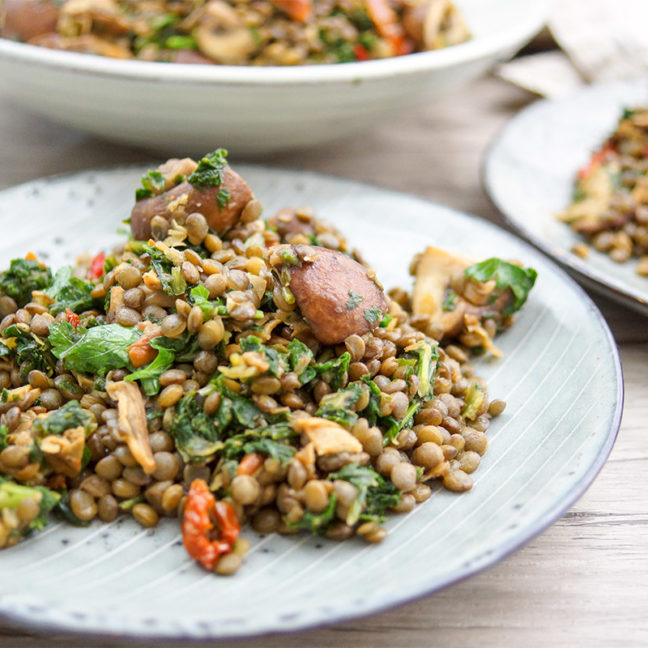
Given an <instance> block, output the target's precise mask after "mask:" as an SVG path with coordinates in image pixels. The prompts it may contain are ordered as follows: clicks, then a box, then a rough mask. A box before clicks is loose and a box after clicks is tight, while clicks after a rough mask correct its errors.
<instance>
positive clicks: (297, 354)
mask: <svg viewBox="0 0 648 648" xmlns="http://www.w3.org/2000/svg"><path fill="white" fill-rule="evenodd" d="M287 348H288V362H289V364H290V369H291V371H294V372H295V374H297V377H298V378H299V382H300V383H301V384H302V385H305V384H306V383H309V382H310V381H311V380H313V378H315V377H316V376H317V370H316V369H315V367H314V366H313V352H312V351H311V350H310V349H309V348H308V347H307V346H306V345H305V344H304V343H303V342H302V341H301V340H298V339H297V338H295V339H294V340H292V341H291V342H290V344H289V345H288V347H287Z"/></svg>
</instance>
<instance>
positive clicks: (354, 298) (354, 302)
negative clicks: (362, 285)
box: [346, 290, 364, 310]
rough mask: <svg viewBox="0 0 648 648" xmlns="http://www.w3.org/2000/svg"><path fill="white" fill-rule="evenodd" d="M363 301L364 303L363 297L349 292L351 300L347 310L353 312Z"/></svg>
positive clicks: (348, 302) (347, 304)
mask: <svg viewBox="0 0 648 648" xmlns="http://www.w3.org/2000/svg"><path fill="white" fill-rule="evenodd" d="M361 301H364V297H363V296H362V295H358V293H357V292H354V291H353V290H349V299H348V300H347V303H346V307H347V310H353V309H354V308H355V307H356V306H357V305H358V304H359V303H360V302H361Z"/></svg>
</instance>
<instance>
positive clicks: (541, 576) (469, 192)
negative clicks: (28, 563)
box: [0, 78, 648, 648]
mask: <svg viewBox="0 0 648 648" xmlns="http://www.w3.org/2000/svg"><path fill="white" fill-rule="evenodd" d="M532 99H533V98H532V97H531V96H530V95H528V94H527V93H525V92H523V91H522V90H519V89H517V88H514V87H513V86H509V85H507V84H505V83H504V82H502V81H499V80H496V79H493V78H488V79H484V80H482V81H480V82H478V83H476V84H474V85H473V86H472V87H471V88H468V89H465V90H462V91H460V92H458V93H456V94H454V95H453V96H449V97H447V98H445V99H443V100H442V101H440V102H438V103H436V104H434V105H430V106H426V107H424V108H421V109H417V110H415V111H413V112H412V113H410V114H407V115H403V116H402V117H401V118H399V119H395V120H393V121H391V122H389V123H386V124H384V125H383V126H382V127H380V128H378V129H376V130H375V131H373V132H371V133H369V134H366V135H361V136H359V137H357V138H356V139H354V140H349V141H344V142H341V143H332V144H330V145H328V146H326V147H323V148H319V149H317V150H313V151H309V152H305V153H286V154H281V155H277V156H274V157H273V158H272V159H266V160H264V163H271V164H277V165H280V166H285V167H295V168H303V169H311V170H316V171H322V172H326V173H331V174H335V175H339V176H345V177H349V178H354V179H357V180H364V181H368V182H372V183H375V184H379V185H383V186H385V187H390V188H393V189H400V190H403V191H408V192H411V193H413V194H417V195H420V196H424V197H427V198H430V199H432V200H434V201H438V202H441V203H445V204H448V205H450V206H452V207H455V208H458V209H461V210H464V211H467V212H471V213H474V214H479V215H480V216H483V217H484V218H487V219H489V220H493V221H495V222H498V215H497V213H496V212H495V210H494V208H493V207H492V206H491V205H490V203H489V201H488V199H487V198H486V197H485V195H484V193H483V191H482V189H481V185H480V164H481V159H482V156H483V153H484V151H485V149H486V147H487V145H488V142H489V141H490V139H491V138H492V137H493V135H494V134H495V133H496V132H497V131H498V129H499V128H500V127H501V126H502V125H503V124H504V123H505V122H506V120H507V119H508V118H509V117H511V116H512V115H513V114H515V112H516V111H517V110H519V109H520V108H522V107H523V106H525V105H526V104H527V103H528V102H529V101H531V100H532ZM233 153H234V155H233V156H232V157H233V159H234V160H235V161H236V156H235V151H234V152H233ZM155 157H156V155H155V154H151V153H150V152H147V151H143V150H137V149H129V148H126V147H122V146H118V145H115V144H110V143H106V142H102V141H100V140H97V139H94V138H92V137H89V136H87V135H84V134H81V133H77V132H74V131H72V130H69V129H66V128H63V127H61V126H57V125H54V124H51V123H49V122H46V121H44V120H42V119H40V118H37V117H35V116H32V115H30V114H28V113H26V112H24V110H23V109H22V108H18V107H15V106H13V105H11V104H10V103H9V102H8V101H7V100H6V99H4V98H3V96H2V89H1V86H0V169H2V173H1V175H0V187H5V186H10V185H12V184H16V183H19V182H24V181H27V180H31V179H33V178H38V177H40V176H43V175H48V174H54V173H66V172H72V171H76V170H80V169H85V168H93V167H100V166H108V165H113V164H124V163H134V162H141V161H146V162H148V161H150V160H151V159H152V158H155ZM157 157H159V156H157ZM595 299H596V301H597V303H598V304H599V306H600V307H601V309H602V311H603V313H604V315H605V316H606V317H607V318H608V321H609V322H610V324H611V326H612V328H613V331H614V333H615V336H616V339H617V342H618V343H619V348H620V351H621V359H622V362H623V370H624V376H625V386H626V395H625V412H624V416H623V423H622V426H621V430H620V433H619V438H618V440H617V443H616V446H615V448H614V450H613V452H612V455H611V457H610V459H609V461H608V462H607V464H606V465H605V467H604V468H603V470H602V472H601V473H600V475H599V476H598V477H597V479H596V481H595V482H594V484H593V485H592V486H591V488H590V489H589V490H588V491H587V493H586V494H585V495H584V496H583V498H582V499H581V500H580V501H579V502H577V503H576V505H575V506H574V507H572V509H571V510H570V511H569V512H568V513H567V514H566V515H565V516H564V517H563V518H562V519H561V520H559V521H558V522H557V523H556V524H554V525H553V526H552V527H551V528H550V529H548V530H547V531H546V532H545V533H543V534H542V535H541V536H539V537H537V538H535V539H534V540H532V541H531V542H530V543H529V544H528V545H527V546H526V547H524V548H523V549H522V550H520V551H519V552H517V553H516V554H515V555H513V556H511V557H509V558H508V559H506V560H505V561H504V562H503V563H501V564H499V565H497V566H495V567H494V568H492V569H490V570H488V571H486V572H484V573H482V574H479V575H478V576H476V577H474V578H471V579H469V580H467V581H465V582H463V583H461V584H459V585H456V586H454V587H451V588H449V589H446V590H444V591H442V592H440V593H438V594H436V595H434V596H430V597H428V598H425V599H422V600H420V601H417V602H414V603H410V604H408V605H405V606H403V607H400V608H397V609H395V610H392V611H389V612H385V613H383V614H379V615H375V616H372V617H369V618H364V619H359V620H356V621H350V622H347V623H343V624H340V625H337V626H333V627H329V628H322V629H318V630H314V631H311V632H303V633H299V634H295V635H288V636H275V637H268V638H266V639H255V640H251V641H244V642H239V643H236V644H235V645H236V646H241V647H246V648H247V647H249V648H252V647H255V648H271V647H272V648H274V647H279V646H304V645H308V646H310V647H312V648H317V647H328V646H336V647H337V646H356V647H359V646H371V647H372V648H379V647H382V646H385V647H390V648H392V647H394V646H408V648H416V647H419V646H421V647H423V646H446V645H451V646H461V647H469V646H479V647H480V648H489V647H491V646H492V647H495V646H497V647H498V648H499V647H501V646H513V645H526V646H530V647H535V646H569V647H572V646H606V647H612V646H624V647H630V646H648V436H647V435H646V421H647V420H648V384H647V382H646V366H647V361H648V344H646V341H648V332H647V331H646V320H645V319H642V318H641V317H639V316H637V315H635V314H634V313H632V312H629V311H626V310H624V309H622V308H620V307H617V306H615V305H614V304H611V303H610V302H607V301H605V300H603V299H600V298H597V297H595ZM1 577H2V576H1V574H0V578H1ZM394 587H398V584H397V583H394ZM91 645H92V646H102V647H104V646H105V647H108V646H113V645H116V642H115V641H114V640H109V639H95V640H89V639H82V638H69V637H63V636H52V635H47V636H43V637H41V636H38V635H34V634H31V633H29V632H27V631H25V630H12V629H10V628H8V627H0V648H36V647H38V648H41V647H45V646H47V647H50V646H52V647H57V648H63V647H70V648H81V647H82V646H91ZM153 645H155V646H161V645H163V644H162V643H160V642H155V643H151V646H153Z"/></svg>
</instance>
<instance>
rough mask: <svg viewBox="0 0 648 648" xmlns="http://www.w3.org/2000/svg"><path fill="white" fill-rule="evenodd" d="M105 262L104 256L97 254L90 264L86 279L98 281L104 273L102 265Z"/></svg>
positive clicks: (100, 253) (101, 253)
mask: <svg viewBox="0 0 648 648" xmlns="http://www.w3.org/2000/svg"><path fill="white" fill-rule="evenodd" d="M105 262H106V255H105V254H104V253H103V252H99V254H97V256H96V257H95V258H94V259H92V261H91V262H90V271H89V272H88V279H90V280H92V279H99V277H102V276H103V273H104V263H105Z"/></svg>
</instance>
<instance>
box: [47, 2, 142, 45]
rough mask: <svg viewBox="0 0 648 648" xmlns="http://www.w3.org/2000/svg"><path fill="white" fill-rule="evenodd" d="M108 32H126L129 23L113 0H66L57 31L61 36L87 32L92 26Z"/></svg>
mask: <svg viewBox="0 0 648 648" xmlns="http://www.w3.org/2000/svg"><path fill="white" fill-rule="evenodd" d="M95 27H96V28H98V29H99V30H101V31H102V32H107V33H109V34H116V35H120V34H127V33H128V32H129V31H130V23H129V21H128V20H127V19H126V18H125V16H124V14H123V13H122V12H121V11H120V9H119V5H118V4H117V3H116V2H115V0H66V2H64V3H63V6H62V8H61V14H60V16H59V21H58V26H57V31H58V32H59V33H60V34H62V35H63V36H79V35H82V34H88V33H89V32H91V31H92V30H93V28H95Z"/></svg>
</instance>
